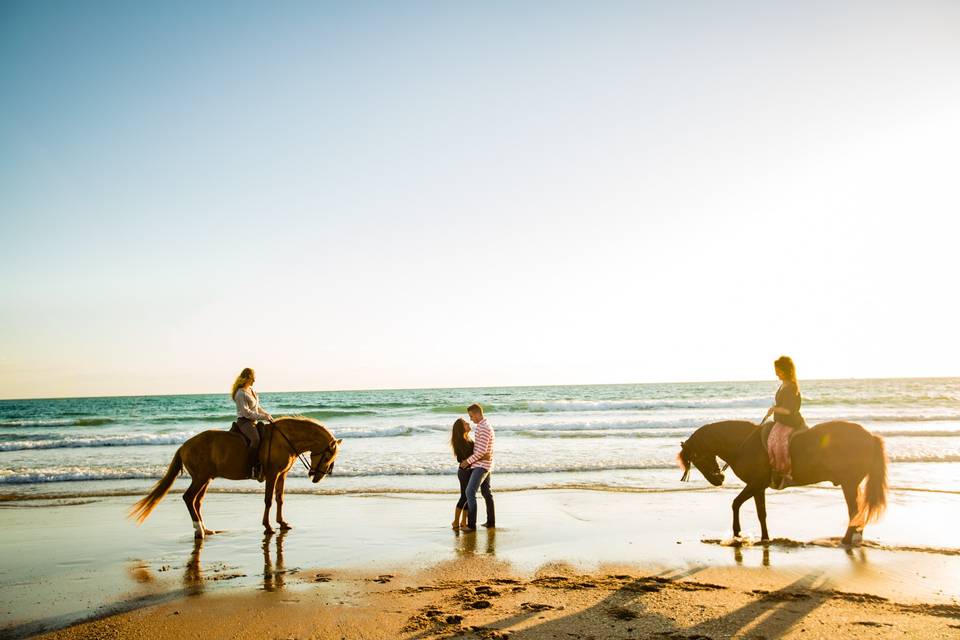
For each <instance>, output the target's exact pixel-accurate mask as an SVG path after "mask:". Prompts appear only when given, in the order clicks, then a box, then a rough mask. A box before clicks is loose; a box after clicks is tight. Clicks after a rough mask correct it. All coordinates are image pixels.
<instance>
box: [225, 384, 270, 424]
mask: <svg viewBox="0 0 960 640" xmlns="http://www.w3.org/2000/svg"><path fill="white" fill-rule="evenodd" d="M233 401H234V402H236V403H237V416H238V417H240V418H249V419H250V420H253V421H254V422H256V421H257V420H267V421H272V420H273V416H271V415H270V414H269V413H267V412H266V411H264V410H263V407H261V406H260V398H258V397H257V394H256V393H255V392H254V390H253V389H246V388H244V387H240V388H239V389H237V393H236V395H234V396H233Z"/></svg>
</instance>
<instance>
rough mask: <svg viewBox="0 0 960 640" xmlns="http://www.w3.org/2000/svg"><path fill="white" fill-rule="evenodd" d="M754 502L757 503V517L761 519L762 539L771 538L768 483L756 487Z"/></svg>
mask: <svg viewBox="0 0 960 640" xmlns="http://www.w3.org/2000/svg"><path fill="white" fill-rule="evenodd" d="M753 502H754V504H756V505H757V518H758V519H759V520H760V540H769V539H770V534H769V533H767V487H766V485H764V486H762V487H760V488H758V489H755V490H754V494H753Z"/></svg>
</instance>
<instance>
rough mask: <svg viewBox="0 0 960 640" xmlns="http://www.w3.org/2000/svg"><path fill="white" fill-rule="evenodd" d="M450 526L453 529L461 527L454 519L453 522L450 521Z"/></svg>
mask: <svg viewBox="0 0 960 640" xmlns="http://www.w3.org/2000/svg"><path fill="white" fill-rule="evenodd" d="M450 528H451V529H459V528H460V525H459V524H457V523H456V521H454V522H451V523H450Z"/></svg>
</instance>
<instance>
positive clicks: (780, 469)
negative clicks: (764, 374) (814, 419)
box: [763, 356, 807, 489]
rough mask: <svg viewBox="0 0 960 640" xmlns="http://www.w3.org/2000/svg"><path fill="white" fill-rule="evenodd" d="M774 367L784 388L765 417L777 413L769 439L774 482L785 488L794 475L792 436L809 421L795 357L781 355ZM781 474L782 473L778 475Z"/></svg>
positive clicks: (771, 484) (773, 484)
mask: <svg viewBox="0 0 960 640" xmlns="http://www.w3.org/2000/svg"><path fill="white" fill-rule="evenodd" d="M773 370H774V372H775V373H776V374H777V378H779V379H780V383H781V384H780V388H779V389H777V396H776V399H775V400H774V404H773V406H772V407H770V409H769V410H768V411H767V415H766V416H764V418H763V419H764V420H766V419H767V418H769V417H770V416H773V419H774V425H773V429H771V430H770V438H769V440H768V442H767V447H768V454H769V456H770V466H771V467H772V468H773V471H774V474H773V475H772V476H771V479H770V486H771V487H773V488H775V489H782V488H784V487H785V486H786V485H787V484H789V483H790V482H792V481H793V478H792V477H791V476H790V474H791V469H790V436H791V435H792V434H793V432H794V430H796V429H804V428H806V426H807V423H806V422H804V420H803V416H802V415H800V403H801V398H800V386H799V385H798V384H797V369H796V367H795V366H794V365H793V360H791V359H790V358H789V357H787V356H780V357H779V358H777V359H776V361H775V362H774V363H773ZM778 476H779V477H778Z"/></svg>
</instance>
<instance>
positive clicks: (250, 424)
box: [230, 367, 273, 482]
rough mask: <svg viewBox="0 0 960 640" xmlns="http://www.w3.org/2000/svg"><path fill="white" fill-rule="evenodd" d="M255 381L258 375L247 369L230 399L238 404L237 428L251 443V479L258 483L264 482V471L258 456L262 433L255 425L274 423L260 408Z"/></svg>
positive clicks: (234, 386)
mask: <svg viewBox="0 0 960 640" xmlns="http://www.w3.org/2000/svg"><path fill="white" fill-rule="evenodd" d="M255 381H256V375H255V374H254V372H253V369H251V368H250V367H247V368H246V369H244V370H243V371H241V372H240V375H239V376H237V379H236V380H234V382H233V389H232V390H231V391H230V397H232V398H233V401H234V402H235V403H236V404H237V428H238V429H240V433H242V434H243V435H245V436H246V437H247V441H248V443H249V450H248V455H249V456H250V477H251V478H256V479H257V481H258V482H263V470H262V469H261V468H260V460H259V455H258V454H259V451H260V433H259V432H258V431H257V425H256V424H255V423H256V422H257V421H260V420H266V421H267V422H273V416H271V415H270V414H269V413H267V412H266V411H264V410H263V407H261V406H260V398H258V397H257V392H256V391H254V390H253V383H254V382H255Z"/></svg>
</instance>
